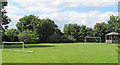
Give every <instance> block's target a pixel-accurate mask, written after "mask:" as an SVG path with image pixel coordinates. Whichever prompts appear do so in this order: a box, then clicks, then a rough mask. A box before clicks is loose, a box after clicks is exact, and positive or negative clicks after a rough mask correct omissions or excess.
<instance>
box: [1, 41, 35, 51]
mask: <svg viewBox="0 0 120 65" xmlns="http://www.w3.org/2000/svg"><path fill="white" fill-rule="evenodd" d="M5 44H22V47H21V48H22V52H34V51H25V46H26V45H25V44H24V42H3V43H2V50H4V48H5ZM10 46H11V48H14V47H12V45H9V47H10ZM27 47H28V48H29V46H27ZM15 51H16V50H15Z"/></svg>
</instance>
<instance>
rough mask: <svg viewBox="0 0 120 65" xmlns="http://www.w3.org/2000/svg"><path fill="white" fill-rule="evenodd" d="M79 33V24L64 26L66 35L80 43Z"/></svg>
mask: <svg viewBox="0 0 120 65" xmlns="http://www.w3.org/2000/svg"><path fill="white" fill-rule="evenodd" d="M79 32H80V26H79V25H77V24H66V25H65V26H64V33H65V34H66V35H71V36H73V37H74V38H76V40H77V41H79Z"/></svg>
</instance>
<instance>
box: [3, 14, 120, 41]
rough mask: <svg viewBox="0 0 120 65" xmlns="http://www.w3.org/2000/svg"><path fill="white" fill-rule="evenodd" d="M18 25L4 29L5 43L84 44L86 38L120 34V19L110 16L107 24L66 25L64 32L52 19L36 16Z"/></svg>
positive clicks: (24, 19) (24, 18) (103, 37)
mask: <svg viewBox="0 0 120 65" xmlns="http://www.w3.org/2000/svg"><path fill="white" fill-rule="evenodd" d="M19 21H20V22H18V23H17V24H16V27H17V29H3V32H2V37H3V41H10V42H11V41H12V42H14V41H23V42H25V43H40V42H41V43H47V42H50V43H70V42H72V43H73V42H84V37H101V39H102V42H105V35H106V34H107V33H110V32H118V33H120V19H119V18H118V16H114V15H112V16H110V19H109V20H108V21H107V23H105V22H102V23H96V24H95V25H94V28H91V27H87V26H86V25H77V24H65V25H64V29H63V32H61V30H60V29H59V28H58V26H57V24H55V22H54V21H53V20H50V19H40V18H39V17H38V16H35V15H28V16H24V17H22V18H20V19H19Z"/></svg>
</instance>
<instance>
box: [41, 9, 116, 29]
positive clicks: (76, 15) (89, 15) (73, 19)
mask: <svg viewBox="0 0 120 65" xmlns="http://www.w3.org/2000/svg"><path fill="white" fill-rule="evenodd" d="M111 15H115V16H116V15H117V13H115V12H105V13H101V12H100V11H96V10H95V11H90V12H75V11H66V12H63V13H59V12H54V13H52V14H43V15H39V16H40V18H42V19H43V18H49V19H52V20H54V21H55V22H56V24H57V25H58V26H59V27H60V28H63V26H64V24H68V23H77V24H78V25H87V26H89V27H93V26H94V25H95V23H100V22H107V21H108V20H109V17H110V16H111Z"/></svg>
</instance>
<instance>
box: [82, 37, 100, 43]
mask: <svg viewBox="0 0 120 65" xmlns="http://www.w3.org/2000/svg"><path fill="white" fill-rule="evenodd" d="M84 42H97V43H101V37H85V38H84Z"/></svg>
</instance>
